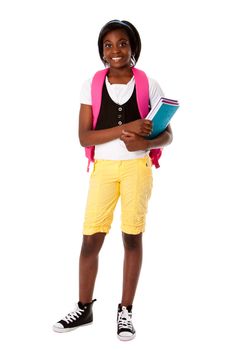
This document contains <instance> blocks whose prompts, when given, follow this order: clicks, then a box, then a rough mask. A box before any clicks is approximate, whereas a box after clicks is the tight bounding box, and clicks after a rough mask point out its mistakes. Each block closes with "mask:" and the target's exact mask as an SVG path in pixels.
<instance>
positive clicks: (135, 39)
mask: <svg viewBox="0 0 233 350" xmlns="http://www.w3.org/2000/svg"><path fill="white" fill-rule="evenodd" d="M116 29H123V30H124V31H125V32H126V33H127V35H128V37H129V42H130V47H131V50H132V56H133V58H132V63H133V65H135V64H136V62H137V61H138V58H139V56H140V52H141V38H140V35H139V33H138V31H137V29H136V28H135V27H134V25H133V24H132V23H130V22H128V21H120V20H118V19H114V20H112V21H109V22H108V23H106V24H105V25H104V26H103V28H102V29H101V31H100V33H99V38H98V48H99V55H100V59H101V61H102V62H103V63H104V64H105V63H106V62H105V61H104V59H103V38H104V37H105V35H106V34H107V33H109V32H111V31H112V30H116Z"/></svg>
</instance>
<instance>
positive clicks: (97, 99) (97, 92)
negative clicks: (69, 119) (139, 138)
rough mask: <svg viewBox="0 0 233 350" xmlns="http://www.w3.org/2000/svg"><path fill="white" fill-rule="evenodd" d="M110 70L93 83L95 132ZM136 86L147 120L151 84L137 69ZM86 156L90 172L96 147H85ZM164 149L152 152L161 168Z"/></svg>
mask: <svg viewBox="0 0 233 350" xmlns="http://www.w3.org/2000/svg"><path fill="white" fill-rule="evenodd" d="M108 70H109V69H108V68H107V69H103V70H100V71H98V72H97V73H95V75H94V77H93V79H92V83H91V99H92V113H93V130H94V129H95V127H96V123H97V119H98V116H99V111H100V107H101V101H102V89H103V85H104V81H105V77H106V75H107V73H108ZM132 71H133V75H134V78H135V84H136V97H137V104H138V109H139V113H140V116H141V118H145V117H146V116H147V114H148V112H149V106H148V103H149V83H148V78H147V76H146V74H145V73H144V72H143V71H142V70H139V69H137V68H132ZM85 154H86V157H87V158H88V166H87V171H89V168H90V163H91V162H94V160H95V159H94V155H95V146H89V147H85ZM161 154H162V149H161V148H155V149H152V150H151V151H150V157H151V160H152V164H154V165H155V167H156V168H159V162H158V161H159V158H160V157H161Z"/></svg>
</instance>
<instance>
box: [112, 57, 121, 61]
mask: <svg viewBox="0 0 233 350" xmlns="http://www.w3.org/2000/svg"><path fill="white" fill-rule="evenodd" d="M121 59H122V57H112V60H113V61H114V62H119V61H120V60H121Z"/></svg>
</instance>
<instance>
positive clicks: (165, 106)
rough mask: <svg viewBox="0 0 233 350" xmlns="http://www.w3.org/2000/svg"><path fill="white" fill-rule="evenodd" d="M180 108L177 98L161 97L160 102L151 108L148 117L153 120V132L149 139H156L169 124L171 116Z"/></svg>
mask: <svg viewBox="0 0 233 350" xmlns="http://www.w3.org/2000/svg"><path fill="white" fill-rule="evenodd" d="M178 108H179V102H178V101H177V100H171V99H168V98H165V97H161V98H160V100H159V101H158V103H157V104H156V105H155V106H154V107H153V108H152V109H151V110H150V112H149V114H148V115H147V116H146V119H149V120H152V133H151V134H150V136H149V137H148V139H154V138H155V137H156V136H158V135H159V134H161V132H163V131H164V130H165V129H166V127H167V126H168V124H169V122H170V120H171V118H172V117H173V115H174V114H175V112H176V111H177V109H178Z"/></svg>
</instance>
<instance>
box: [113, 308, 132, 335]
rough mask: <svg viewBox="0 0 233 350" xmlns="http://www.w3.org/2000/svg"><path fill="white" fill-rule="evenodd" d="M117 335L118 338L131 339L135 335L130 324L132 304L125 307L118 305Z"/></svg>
mask: <svg viewBox="0 0 233 350" xmlns="http://www.w3.org/2000/svg"><path fill="white" fill-rule="evenodd" d="M117 336H118V338H119V339H120V340H131V339H133V338H134V337H135V336H136V331H135V329H134V327H133V324H132V305H129V306H127V307H126V306H121V304H119V305H118V315H117Z"/></svg>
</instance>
